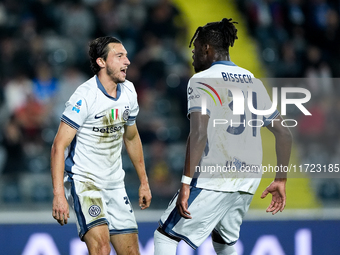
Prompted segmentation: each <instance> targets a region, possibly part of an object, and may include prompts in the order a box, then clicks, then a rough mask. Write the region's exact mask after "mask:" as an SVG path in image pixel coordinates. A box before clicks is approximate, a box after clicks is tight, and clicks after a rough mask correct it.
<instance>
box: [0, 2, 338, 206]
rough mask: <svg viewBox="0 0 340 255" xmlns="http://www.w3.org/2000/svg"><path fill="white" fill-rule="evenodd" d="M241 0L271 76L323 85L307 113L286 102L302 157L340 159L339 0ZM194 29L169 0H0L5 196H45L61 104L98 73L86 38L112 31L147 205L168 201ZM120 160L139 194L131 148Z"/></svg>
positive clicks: (7, 200)
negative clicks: (125, 62) (133, 107)
mask: <svg viewBox="0 0 340 255" xmlns="http://www.w3.org/2000/svg"><path fill="white" fill-rule="evenodd" d="M235 3H236V4H237V5H238V7H239V10H240V11H241V13H242V14H243V17H244V19H245V21H244V22H247V25H248V30H249V33H250V34H251V35H252V36H253V37H254V38H255V39H256V41H257V42H258V49H259V52H260V54H259V55H260V57H261V61H262V64H263V65H264V66H265V67H266V68H267V70H268V76H269V77H281V78H304V81H308V80H309V81H311V82H305V85H304V86H306V88H308V89H309V90H310V91H311V93H312V97H313V98H314V96H315V95H316V96H315V100H313V105H311V106H310V109H311V111H312V114H313V115H312V117H310V118H308V119H305V120H303V116H301V115H299V114H298V113H294V112H291V113H290V114H291V115H292V116H294V117H296V118H297V119H299V121H301V125H299V128H298V129H297V130H296V133H295V134H294V135H295V137H296V139H297V141H298V142H299V143H298V144H299V145H298V147H299V152H300V154H301V161H302V162H314V161H317V162H318V163H321V162H322V163H323V162H324V163H336V162H339V159H340V147H339V145H338V144H340V143H339V142H338V141H340V137H339V133H338V132H337V130H338V129H339V127H340V117H339V116H340V115H338V116H337V114H336V113H337V110H340V104H339V101H340V100H338V99H339V97H340V91H339V88H338V87H337V86H336V83H335V82H336V80H335V79H331V78H334V77H339V76H340V61H339V58H340V47H339V46H338V45H337V44H338V42H339V39H340V26H339V25H340V24H339V12H340V2H339V1H335V0H333V1H331V0H329V1H326V0H313V1H307V0H288V1H279V0H258V1H257V0H239V1H235ZM239 22H240V21H239ZM202 25H203V24H202ZM187 30H188V27H187V24H186V23H185V18H183V14H182V13H181V11H180V10H179V9H178V8H176V6H175V5H173V4H172V2H171V1H170V0H125V1H124V0H58V1H56V0H28V1H20V0H2V1H0V66H1V67H0V129H1V135H0V173H1V177H0V204H6V205H11V206H16V205H18V206H22V205H23V204H24V205H27V206H28V207H29V206H36V205H46V204H48V205H50V203H51V199H52V189H51V180H50V170H49V158H50V147H51V144H52V142H53V138H54V135H55V133H56V129H57V127H58V125H59V118H60V116H61V114H62V111H63V108H64V104H65V102H66V101H67V100H68V98H69V96H70V95H71V94H72V93H73V91H74V90H75V89H76V87H77V86H79V85H80V84H81V83H82V82H84V81H86V80H87V79H88V78H90V77H91V76H92V75H93V74H92V73H91V70H90V65H89V59H88V57H87V50H88V48H87V46H88V42H89V41H90V40H91V39H93V38H96V37H99V36H105V35H112V36H116V37H118V38H119V39H120V40H122V41H123V44H124V46H125V48H126V49H127V51H128V57H129V59H130V61H131V66H130V67H129V70H128V73H127V78H128V79H129V80H130V81H132V82H133V83H134V84H135V87H136V90H137V93H138V96H139V104H140V113H139V115H138V118H137V125H138V128H139V131H140V135H141V138H142V141H143V144H144V150H145V160H146V166H147V172H148V175H149V179H150V184H151V189H152V192H153V203H152V207H153V208H164V207H165V206H166V204H167V203H168V202H169V200H170V198H171V197H172V195H173V194H174V192H175V191H176V190H177V188H178V186H179V178H180V175H181V173H182V166H183V163H184V154H185V152H184V149H185V140H186V137H187V135H188V132H189V130H188V122H187V119H186V104H187V101H186V85H187V81H188V80H189V78H190V76H191V75H192V73H193V71H192V68H191V66H190V64H189V62H190V59H188V56H189V54H188V51H190V50H189V49H188V38H189V36H191V35H188V33H187ZM236 64H237V63H236ZM313 81H314V82H313ZM315 81H317V82H315ZM286 85H287V84H281V85H280V86H286ZM288 85H289V84H288ZM308 122H309V123H308ZM299 123H300V122H299ZM124 153H125V152H124ZM123 166H124V169H125V171H126V183H127V185H126V186H127V191H128V194H129V196H130V199H131V201H132V203H134V202H137V195H138V194H137V192H138V185H139V184H138V178H137V176H136V174H135V172H134V170H133V166H132V164H131V163H130V161H129V159H128V157H127V156H125V157H124V159H123ZM330 183H331V182H330V181H329V180H328V181H327V185H324V183H323V182H322V183H318V184H317V185H318V186H317V192H318V194H319V195H320V198H322V199H323V200H324V201H326V200H327V201H339V199H340V189H339V184H338V183H337V182H336V181H334V182H333V184H332V185H331V184H330Z"/></svg>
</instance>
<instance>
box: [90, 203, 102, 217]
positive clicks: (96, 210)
mask: <svg viewBox="0 0 340 255" xmlns="http://www.w3.org/2000/svg"><path fill="white" fill-rule="evenodd" d="M101 211H102V210H101V209H100V207H99V206H98V205H91V206H90V208H89V214H90V215H91V216H92V217H97V216H98V215H99V214H100V212H101Z"/></svg>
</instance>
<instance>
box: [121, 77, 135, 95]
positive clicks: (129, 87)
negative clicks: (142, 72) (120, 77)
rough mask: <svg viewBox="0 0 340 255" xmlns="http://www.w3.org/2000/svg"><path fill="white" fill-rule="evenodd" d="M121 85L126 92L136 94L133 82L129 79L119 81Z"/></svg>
mask: <svg viewBox="0 0 340 255" xmlns="http://www.w3.org/2000/svg"><path fill="white" fill-rule="evenodd" d="M120 84H121V86H122V90H124V91H125V92H126V93H132V94H136V89H135V86H134V85H133V83H132V82H131V81H129V80H125V81H124V82H122V83H120Z"/></svg>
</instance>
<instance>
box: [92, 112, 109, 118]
mask: <svg viewBox="0 0 340 255" xmlns="http://www.w3.org/2000/svg"><path fill="white" fill-rule="evenodd" d="M105 115H106V114H105V113H104V112H102V113H98V114H96V115H95V116H94V118H95V119H100V118H103V117H104V116H105Z"/></svg>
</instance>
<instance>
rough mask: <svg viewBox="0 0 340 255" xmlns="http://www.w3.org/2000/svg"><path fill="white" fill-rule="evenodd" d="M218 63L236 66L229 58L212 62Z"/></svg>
mask: <svg viewBox="0 0 340 255" xmlns="http://www.w3.org/2000/svg"><path fill="white" fill-rule="evenodd" d="M217 64H220V65H227V66H236V65H235V64H234V63H233V62H231V61H229V60H223V61H216V62H214V63H212V64H211V66H213V65H217Z"/></svg>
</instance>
